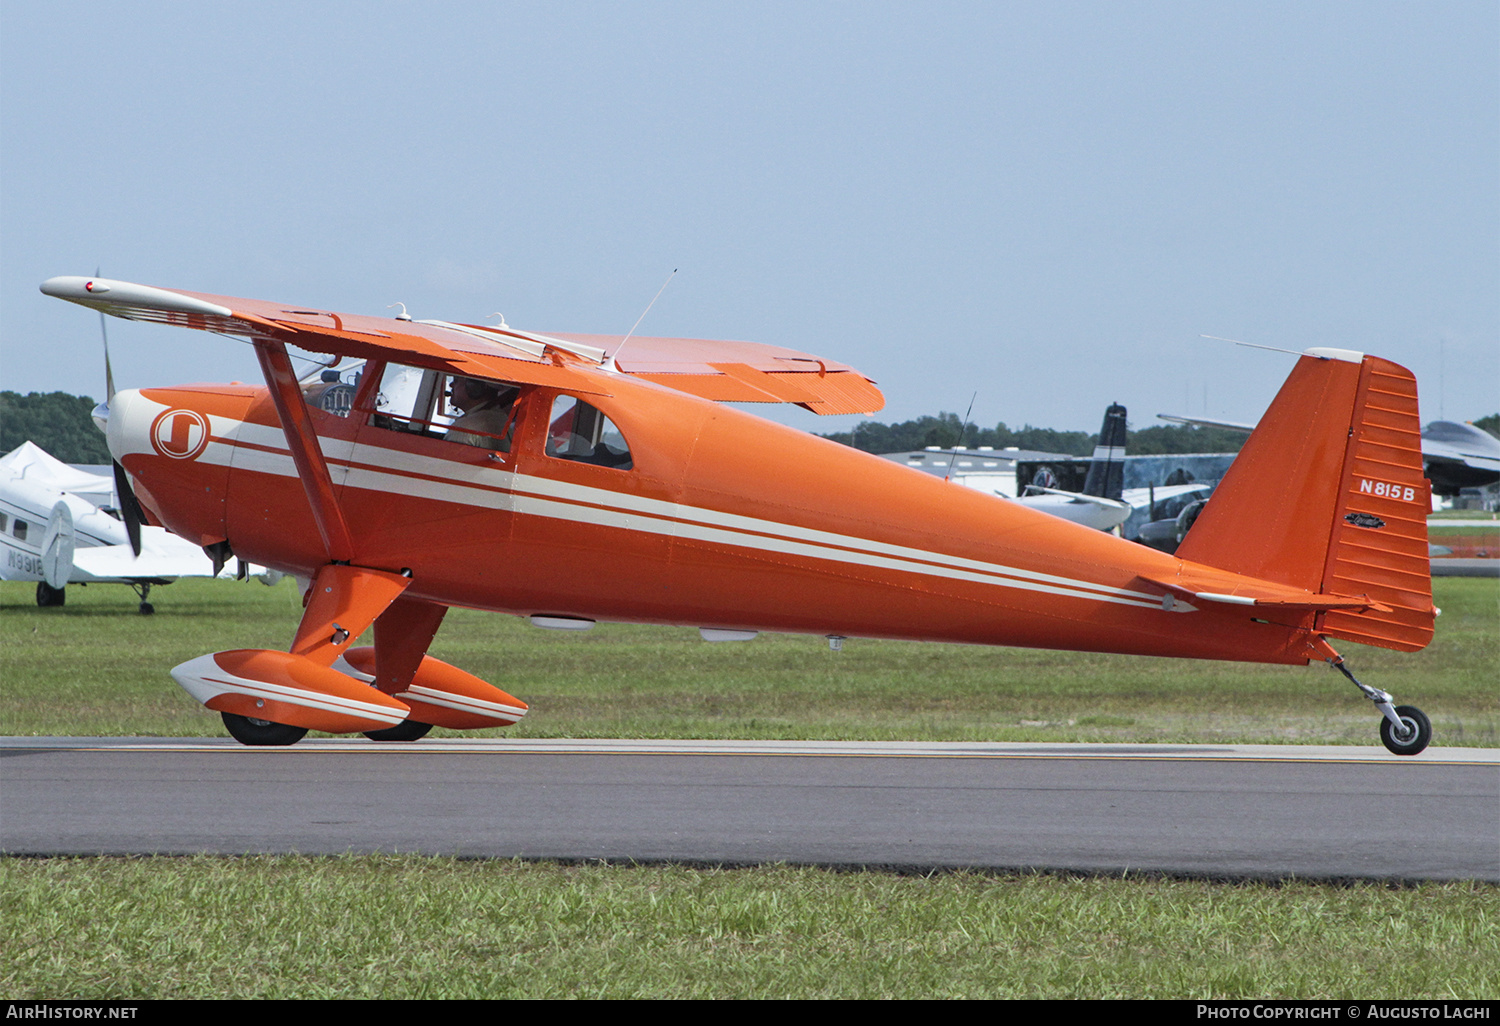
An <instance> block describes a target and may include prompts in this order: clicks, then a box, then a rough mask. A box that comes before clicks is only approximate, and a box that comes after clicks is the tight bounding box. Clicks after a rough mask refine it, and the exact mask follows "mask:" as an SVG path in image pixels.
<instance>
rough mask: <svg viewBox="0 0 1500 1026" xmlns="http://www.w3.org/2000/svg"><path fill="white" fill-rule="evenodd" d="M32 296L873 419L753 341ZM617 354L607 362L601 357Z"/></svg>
mask: <svg viewBox="0 0 1500 1026" xmlns="http://www.w3.org/2000/svg"><path fill="white" fill-rule="evenodd" d="M41 290H42V292H43V293H44V294H46V295H49V296H53V297H55V298H57V299H65V300H67V301H69V302H72V303H78V304H80V305H82V306H87V307H90V308H92V309H95V310H99V311H101V312H103V313H107V314H111V315H113V316H115V317H122V318H125V319H126V320H134V321H147V322H154V323H159V324H171V325H176V326H178V327H183V328H195V329H198V330H200V331H212V332H218V333H221V334H225V335H237V336H242V337H246V338H250V339H252V340H261V341H274V342H280V343H287V344H290V345H293V346H296V347H297V348H299V349H303V350H306V351H308V352H314V353H328V354H337V355H340V356H348V357H356V358H364V359H382V360H398V361H400V362H402V363H409V364H414V365H418V366H425V367H432V368H435V369H440V370H446V371H450V372H453V373H458V374H466V375H472V376H477V377H501V378H506V379H509V380H513V381H514V380H524V381H528V382H530V383H532V384H538V385H554V386H557V387H565V388H573V389H577V388H578V387H579V384H580V381H579V375H578V374H577V373H575V371H576V370H577V369H587V368H590V367H601V368H612V369H614V370H617V371H618V372H620V373H624V374H630V375H632V376H634V377H640V378H644V379H646V380H649V381H653V382H655V383H657V384H660V385H664V386H666V387H669V388H673V389H676V390H677V391H680V392H686V393H688V394H691V395H696V396H699V397H700V398H704V399H710V400H713V401H715V402H761V403H782V402H785V403H795V404H797V405H798V406H802V407H804V408H805V409H808V410H811V411H812V412H814V413H818V414H824V415H828V414H840V413H873V412H875V411H876V410H879V409H880V408H881V407H882V406H884V405H885V397H884V396H882V395H881V393H880V390H879V389H878V388H876V387H875V384H874V382H872V381H870V380H869V379H868V378H866V377H865V376H864V375H862V374H860V373H859V372H858V371H856V370H854V368H852V367H849V366H847V365H845V364H841V363H835V362H833V361H831V360H824V359H820V358H819V357H816V356H811V355H809V354H807V353H800V352H797V351H795V350H792V349H783V348H781V347H779V346H771V345H764V344H761V343H756V342H720V341H713V340H710V339H680V338H649V337H639V336H634V337H631V338H630V340H629V343H628V344H624V345H623V346H622V343H624V342H625V340H624V338H623V337H621V336H616V335H576V334H553V335H543V334H538V333H534V332H524V331H517V330H515V329H512V328H508V327H501V328H494V327H481V326H477V325H466V324H450V323H448V322H444V321H412V320H406V319H398V318H383V317H368V316H364V315H361V314H339V313H333V312H331V311H327V310H316V309H312V308H308V307H299V306H294V305H290V304H284V303H272V302H268V301H266V300H259V299H238V298H234V297H231V296H218V295H211V294H208V293H199V292H183V291H178V290H172V289H161V288H155V287H153V286H149V285H137V284H134V283H132V282H123V281H114V280H110V279H106V278H83V277H58V278H49V279H48V280H47V281H45V282H43V283H42V286H41ZM617 352H618V355H619V357H620V360H618V361H616V360H614V359H613V356H614V354H616V353H617ZM596 380H597V379H596ZM595 390H596V391H597V390H598V389H597V388H596V389H595Z"/></svg>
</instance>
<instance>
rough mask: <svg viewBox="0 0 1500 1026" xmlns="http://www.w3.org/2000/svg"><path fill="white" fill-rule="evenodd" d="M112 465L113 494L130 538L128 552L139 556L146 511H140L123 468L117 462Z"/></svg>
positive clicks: (139, 505)
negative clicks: (115, 496)
mask: <svg viewBox="0 0 1500 1026" xmlns="http://www.w3.org/2000/svg"><path fill="white" fill-rule="evenodd" d="M114 463H115V493H116V495H117V496H118V497H119V500H120V515H121V516H122V517H123V518H124V519H125V533H126V534H127V535H129V536H130V551H131V552H134V553H135V554H136V555H137V556H139V555H140V554H141V525H142V524H144V523H145V522H146V511H145V510H143V509H141V502H140V500H139V499H137V498H136V497H135V492H134V490H132V489H131V487H130V478H128V477H126V476H125V468H124V467H122V466H120V461H119V460H115V461H114Z"/></svg>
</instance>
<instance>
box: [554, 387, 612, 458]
mask: <svg viewBox="0 0 1500 1026" xmlns="http://www.w3.org/2000/svg"><path fill="white" fill-rule="evenodd" d="M547 455H548V456H556V457H557V458H558V459H564V460H573V461H575V462H577V463H592V464H593V465H595V466H598V467H615V468H617V469H619V470H629V469H630V468H631V465H632V464H631V459H630V446H629V445H627V444H626V442H625V436H624V435H622V434H620V429H619V428H617V427H615V425H614V422H613V421H612V420H610V419H609V418H608V417H606V416H605V415H604V414H603V413H600V412H599V411H598V410H597V409H595V408H594V407H592V406H590V405H589V404H588V403H586V402H584V401H583V400H582V399H578V398H575V397H574V396H571V395H560V396H558V397H557V398H556V399H555V400H553V402H552V416H551V418H550V419H549V420H548V426H547Z"/></svg>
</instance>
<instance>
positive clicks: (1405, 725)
mask: <svg viewBox="0 0 1500 1026" xmlns="http://www.w3.org/2000/svg"><path fill="white" fill-rule="evenodd" d="M1325 647H1326V643H1325ZM1328 650H1329V651H1330V652H1332V651H1333V649H1331V648H1329V649H1328ZM1328 665H1329V666H1332V667H1333V668H1334V669H1335V670H1337V671H1339V672H1340V673H1342V674H1343V675H1344V676H1345V677H1348V678H1349V681H1350V682H1351V683H1352V684H1353V685H1354V686H1355V687H1357V688H1359V690H1360V691H1362V692H1364V694H1365V697H1366V698H1368V699H1369V700H1370V701H1372V702H1374V703H1375V707H1376V708H1377V709H1379V710H1380V715H1381V716H1383V717H1384V719H1382V720H1381V721H1380V743H1381V744H1383V745H1385V747H1386V749H1387V750H1388V751H1390V752H1392V753H1393V754H1395V755H1416V754H1417V753H1418V752H1420V751H1421V750H1422V749H1424V748H1426V747H1427V745H1428V744H1429V743H1430V742H1431V741H1432V721H1430V720H1429V719H1428V718H1427V715H1426V714H1425V713H1424V712H1422V710H1421V709H1418V708H1417V707H1416V706H1414V705H1393V704H1392V703H1393V702H1394V701H1395V699H1393V698H1392V697H1391V696H1390V694H1389V693H1388V692H1385V691H1381V690H1380V689H1379V688H1372V687H1370V685H1368V684H1362V683H1360V681H1359V678H1357V677H1355V676H1354V674H1352V673H1350V672H1349V667H1347V666H1345V665H1344V657H1343V656H1341V655H1338V654H1337V653H1334V656H1333V658H1331V659H1329V660H1328Z"/></svg>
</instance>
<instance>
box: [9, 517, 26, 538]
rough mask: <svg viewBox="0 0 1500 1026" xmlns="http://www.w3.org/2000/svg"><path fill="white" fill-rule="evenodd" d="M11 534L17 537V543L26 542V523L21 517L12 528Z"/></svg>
mask: <svg viewBox="0 0 1500 1026" xmlns="http://www.w3.org/2000/svg"><path fill="white" fill-rule="evenodd" d="M10 533H11V534H12V535H14V536H15V539H16V541H25V540H26V521H24V520H22V519H21V518H20V517H17V518H16V522H15V524H14V525H13V526H12V527H11V530H10Z"/></svg>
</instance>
